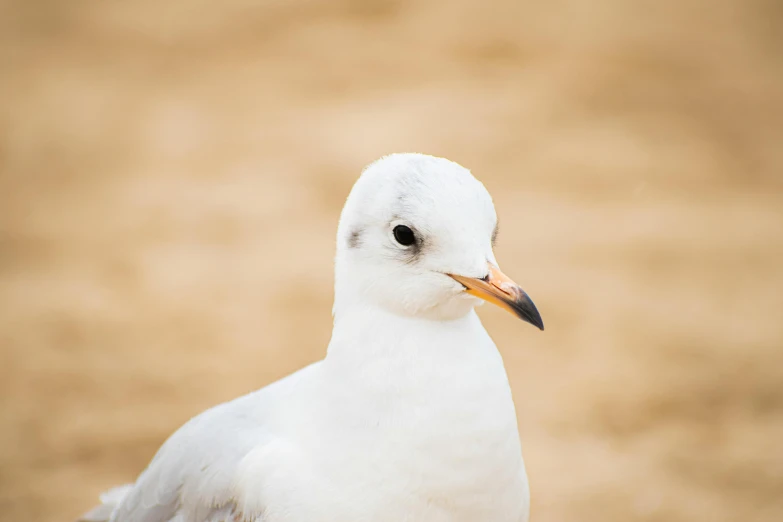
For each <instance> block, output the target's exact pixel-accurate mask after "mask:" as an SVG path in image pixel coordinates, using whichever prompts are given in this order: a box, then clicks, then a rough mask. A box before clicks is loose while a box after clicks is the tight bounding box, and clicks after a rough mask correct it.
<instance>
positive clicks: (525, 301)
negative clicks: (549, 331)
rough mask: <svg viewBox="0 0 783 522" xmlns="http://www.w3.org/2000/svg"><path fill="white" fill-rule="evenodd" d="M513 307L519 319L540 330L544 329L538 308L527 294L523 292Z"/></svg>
mask: <svg viewBox="0 0 783 522" xmlns="http://www.w3.org/2000/svg"><path fill="white" fill-rule="evenodd" d="M514 309H515V311H516V313H517V315H518V316H519V318H520V319H522V320H523V321H525V322H528V323H530V324H532V325H533V326H535V327H536V328H538V329H539V330H541V331H542V332H543V331H544V320H543V319H541V314H540V313H539V312H538V308H536V305H535V304H534V303H533V300H532V299H530V297H529V296H528V295H527V294H524V295H523V297H522V299H519V300H518V301H517V302H516V303H515V306H514Z"/></svg>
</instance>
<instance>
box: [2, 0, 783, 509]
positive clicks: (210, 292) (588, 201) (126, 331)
mask: <svg viewBox="0 0 783 522" xmlns="http://www.w3.org/2000/svg"><path fill="white" fill-rule="evenodd" d="M0 11H1V12H2V13H3V14H2V15H0V391H1V393H0V427H1V428H2V429H0V519H2V520H3V521H5V520H7V521H9V522H21V521H24V522H67V521H70V520H73V519H74V518H75V517H76V516H77V515H79V514H80V513H81V512H83V511H85V510H86V509H88V508H90V507H91V506H92V505H93V504H94V503H95V501H96V498H97V495H98V494H99V492H101V491H102V490H104V489H106V488H107V487H109V486H112V485H115V484H119V483H123V482H128V481H131V480H133V478H134V477H135V476H136V475H137V474H138V473H139V472H140V471H141V470H142V469H143V468H144V466H145V465H146V463H147V462H148V461H149V459H150V458H151V457H152V455H153V454H154V452H155V450H156V449H157V448H158V446H159V445H160V444H161V443H162V441H163V440H164V439H165V438H166V437H167V436H168V435H169V434H170V433H171V432H172V431H173V430H174V429H176V428H177V427H178V426H179V425H181V424H182V423H183V422H184V421H185V420H187V419H188V418H189V417H191V416H192V415H195V414H196V413H198V412H200V411H201V410H203V409H205V408H206V407H208V406H210V405H213V404H216V403H218V402H221V401H224V400H227V399H230V398H232V397H235V396H237V395H240V394H242V393H245V392H247V391H250V390H252V389H255V388H258V387H260V386H263V385H265V384H267V383H269V382H272V381H273V380H276V379H278V378H280V377H282V376H284V375H286V374H288V373H289V372H291V371H293V370H295V369H297V368H299V367H301V366H303V365H305V364H307V363H309V362H311V361H315V360H317V359H319V358H321V357H322V356H323V354H324V350H325V347H326V344H327V342H328V339H329V334H330V330H331V316H330V307H331V300H332V258H333V255H334V234H335V227H336V224H337V220H338V215H339V211H340V209H341V206H342V203H343V201H344V199H345V197H346V196H347V194H348V191H349V190H350V187H351V185H352V183H353V182H354V180H355V179H356V177H357V176H358V174H359V172H360V171H361V169H362V167H363V166H364V165H366V164H367V163H369V162H370V161H372V160H373V159H375V158H377V157H379V156H381V155H383V154H386V153H389V152H395V151H419V152H426V153H430V154H435V155H442V156H446V157H448V158H450V159H453V160H455V161H458V162H460V163H462V164H464V165H465V166H467V167H468V168H470V169H471V170H472V171H473V172H474V173H475V174H476V175H477V177H479V178H480V179H481V180H482V181H484V183H485V184H486V186H487V187H488V189H489V190H490V192H491V193H492V194H493V195H494V197H495V202H496V206H497V210H498V213H499V215H500V219H501V233H500V237H499V243H498V247H497V249H496V254H497V257H498V259H499V261H500V263H501V267H502V268H503V270H504V271H505V272H506V273H507V274H509V275H510V276H511V277H513V278H514V279H516V280H517V281H518V282H519V283H520V284H522V286H523V287H524V288H525V289H526V290H527V291H528V292H529V293H530V295H531V296H532V297H533V299H534V300H535V301H536V304H537V305H538V307H539V309H540V310H541V313H542V315H543V317H544V321H545V322H546V325H547V330H546V331H545V332H543V333H541V332H538V331H536V330H535V329H534V328H532V327H530V326H529V325H526V324H524V323H522V322H521V321H516V320H514V318H513V317H511V316H510V315H508V314H506V313H504V312H503V311H501V310H498V309H493V308H490V307H484V308H483V309H482V310H481V315H482V317H483V319H484V321H485V323H486V325H487V327H488V329H489V330H490V332H491V333H492V335H493V336H494V338H495V340H496V342H497V344H498V345H499V346H500V349H501V352H502V354H503V356H504V359H505V361H506V365H507V368H508V372H509V376H510V379H511V383H512V387H513V391H514V394H515V397H516V403H517V409H518V415H519V421H520V429H521V434H522V441H523V448H524V452H525V456H526V461H527V465H528V473H529V475H530V480H531V489H532V499H533V501H532V502H533V505H532V520H534V521H535V522H564V521H585V522H592V521H599V520H600V521H602V522H614V521H617V522H620V521H623V522H625V521H630V520H638V521H666V522H680V521H682V522H685V521H694V520H698V521H702V520H703V521H710V522H736V521H759V522H762V521H763V522H767V521H768V522H773V521H780V520H783V449H782V448H781V442H783V147H782V146H781V145H782V144H783V125H782V124H781V122H783V59H782V58H781V56H783V55H781V49H783V36H781V35H783V9H781V6H780V4H779V3H776V2H774V1H761V0H756V1H742V0H733V1H726V2H708V1H706V0H704V1H697V0H687V1H679V2H636V3H630V2H624V1H621V0H615V1H612V0H600V1H592V2H590V1H586V0H585V1H553V2H547V3H544V2H519V1H518V2H515V1H506V2H501V1H497V2H491V3H487V4H480V3H478V2H468V1H462V0H459V1H445V0H443V1H434V0H433V1H429V0H427V1H424V0H422V1H417V2H413V1H407V2H396V1H381V2H360V1H347V0H340V1H331V2H330V1H326V0H309V1H307V0H297V1H291V2H281V1H278V2H272V1H270V2H251V1H247V0H226V1H223V2H205V1H192V0H191V1H190V2H186V1H184V0H170V1H166V2H156V1H152V0H139V1H134V2H127V1H126V2H94V1H92V2H91V1H83V0H79V1H77V0H72V1H69V2H54V1H42V0H36V1H33V0H30V1H26V2H25V1H24V0H17V1H14V2H10V3H9V2H7V1H6V2H2V3H0Z"/></svg>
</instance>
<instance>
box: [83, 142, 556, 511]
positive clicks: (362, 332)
mask: <svg viewBox="0 0 783 522" xmlns="http://www.w3.org/2000/svg"><path fill="white" fill-rule="evenodd" d="M496 232H497V217H496V214H495V209H494V206H493V203H492V199H491V197H490V195H489V193H488V192H487V190H486V189H485V188H484V186H483V185H482V184H481V183H480V182H479V181H478V180H476V179H475V178H474V177H473V175H472V174H471V173H470V171H468V170H467V169H465V168H464V167H461V166H460V165H458V164H456V163H453V162H451V161H449V160H446V159H442V158H435V157H431V156H425V155H422V154H393V155H390V156H386V157H384V158H381V159H380V160H378V161H376V162H375V163H373V164H371V165H370V166H369V167H367V168H366V169H365V170H364V172H363V173H362V175H361V177H360V178H359V180H358V181H357V182H356V184H355V185H354V187H353V190H352V191H351V193H350V195H349V196H348V199H347V201H346V204H345V208H344V209H343V212H342V215H341V218H340V224H339V227H338V231H337V256H336V260H335V279H336V280H335V300H334V309H333V314H334V330H333V333H332V338H331V341H330V343H329V347H328V349H327V354H326V357H325V358H324V359H323V360H322V361H320V362H317V363H314V364H312V365H310V366H307V367H305V368H303V369H301V370H299V371H297V372H295V373H293V374H292V375H290V376H288V377H285V378H283V379H281V380H279V381H277V382H275V383H273V384H270V385H269V386H266V387H264V388H262V389H260V390H258V391H255V392H252V393H250V394H248V395H245V396H243V397H240V398H238V399H235V400H233V401H230V402H227V403H224V404H221V405H219V406H216V407H213V408H211V409H209V410H207V411H205V412H203V413H201V414H200V415H198V416H196V417H194V418H193V419H191V420H190V421H189V422H187V423H186V424H185V425H184V426H182V427H181V428H180V429H179V430H178V431H176V432H175V433H174V434H173V435H172V436H171V437H170V438H169V439H168V440H167V441H166V442H165V443H164V444H163V446H162V447H161V448H160V450H159V451H158V453H157V455H155V458H154V459H153V460H152V462H151V463H150V464H149V466H148V467H147V469H146V470H145V471H144V472H142V473H141V475H140V476H139V477H138V479H137V480H136V482H135V483H134V484H129V485H126V486H120V487H118V488H115V489H113V490H110V491H108V492H107V493H105V494H104V495H102V496H101V501H102V504H101V505H99V506H98V507H96V508H94V509H93V510H92V511H90V512H89V513H87V514H85V515H84V516H83V517H82V520H85V521H90V522H104V521H108V522H169V521H171V522H251V521H253V522H359V521H361V522H369V521H373V522H402V521H407V522H490V521H491V522H523V521H527V520H528V511H529V497H530V495H529V490H528V480H527V475H526V473H525V466H524V463H523V460H522V453H521V447H520V441H519V433H518V429H517V417H516V413H515V410H514V403H513V401H512V397H511V389H510V387H509V384H508V378H507V376H506V372H505V369H504V367H503V361H502V359H501V357H500V354H499V353H498V351H497V348H496V347H495V344H494V343H493V342H492V340H491V339H490V337H489V335H488V334H487V332H486V330H485V329H484V327H483V326H482V324H481V322H480V321H479V318H478V316H477V315H476V312H475V310H474V308H475V306H476V305H477V304H479V303H480V302H481V301H480V300H481V299H483V300H486V301H490V302H493V303H495V304H498V305H500V306H502V307H505V308H506V309H508V310H510V311H512V312H514V313H515V314H516V315H517V316H519V317H520V318H522V319H524V320H525V321H527V322H529V323H531V324H533V325H535V326H537V327H538V328H540V329H543V323H542V322H541V316H540V315H539V313H538V311H537V310H536V307H535V305H534V304H533V302H532V301H531V300H530V298H529V297H528V296H527V294H526V293H525V292H523V291H522V289H520V288H519V287H518V286H517V285H516V284H515V283H514V282H513V281H511V280H510V279H509V278H507V277H506V276H505V275H503V273H502V272H501V271H500V270H499V269H498V266H497V261H496V260H495V256H494V254H493V251H492V247H493V243H494V236H495V234H496Z"/></svg>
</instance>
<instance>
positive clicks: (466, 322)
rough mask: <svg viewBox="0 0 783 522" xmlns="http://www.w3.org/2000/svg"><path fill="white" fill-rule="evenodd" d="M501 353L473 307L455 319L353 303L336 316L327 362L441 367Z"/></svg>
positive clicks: (353, 364)
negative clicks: (431, 365) (488, 354)
mask: <svg viewBox="0 0 783 522" xmlns="http://www.w3.org/2000/svg"><path fill="white" fill-rule="evenodd" d="M488 351H489V352H492V355H493V356H496V355H497V350H496V348H495V345H494V344H493V343H492V341H491V339H490V338H489V335H488V334H487V332H486V330H484V327H483V325H482V324H481V321H480V320H479V318H478V315H476V313H475V311H474V310H473V309H470V310H469V311H468V313H466V314H464V315H462V316H459V317H457V318H454V319H448V320H438V319H431V318H422V317H417V316H410V315H404V314H396V313H393V312H390V311H388V310H385V309H383V308H382V307H380V306H378V305H375V304H372V303H358V302H357V303H355V304H353V305H351V306H347V307H342V308H340V309H339V312H338V313H336V314H335V318H334V329H333V332H332V339H331V341H330V342H329V348H328V350H327V356H326V359H327V361H329V362H330V363H335V364H341V365H351V366H364V365H368V364H379V362H381V364H390V365H392V366H394V367H396V366H401V365H403V366H404V365H406V364H415V365H416V366H418V367H421V365H422V364H427V363H432V364H443V363H444V362H450V361H455V360H460V359H470V358H471V357H475V356H477V355H481V354H483V353H486V352H488Z"/></svg>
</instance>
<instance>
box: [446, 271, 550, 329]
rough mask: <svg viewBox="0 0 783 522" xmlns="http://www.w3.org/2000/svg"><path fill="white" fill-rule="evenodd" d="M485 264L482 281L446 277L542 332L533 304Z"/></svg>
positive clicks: (454, 276) (506, 277)
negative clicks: (484, 274) (485, 273)
mask: <svg viewBox="0 0 783 522" xmlns="http://www.w3.org/2000/svg"><path fill="white" fill-rule="evenodd" d="M487 264H488V267H489V273H488V274H487V275H486V276H485V277H484V278H483V279H477V278H475V277H464V276H459V275H454V274H448V275H449V277H451V278H452V279H454V280H455V281H457V282H458V283H460V284H461V285H462V286H464V287H465V291H466V292H467V293H469V294H470V295H473V296H476V297H479V298H481V299H483V300H485V301H487V302H490V303H492V304H495V305H498V306H499V307H501V308H503V309H505V310H508V311H509V312H511V313H512V314H514V315H516V316H517V317H519V318H520V319H522V320H523V321H526V322H528V323H530V324H532V325H533V326H535V327H537V328H538V329H540V330H543V329H544V322H543V321H542V320H541V314H539V313H538V309H537V308H536V305H535V304H533V301H532V299H530V297H529V296H528V295H527V293H525V291H524V290H522V289H521V288H520V287H519V285H517V284H516V283H515V282H514V281H512V280H511V279H510V278H509V277H508V276H507V275H506V274H504V273H503V272H501V271H500V269H499V268H498V267H496V266H495V265H493V264H492V263H487Z"/></svg>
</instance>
